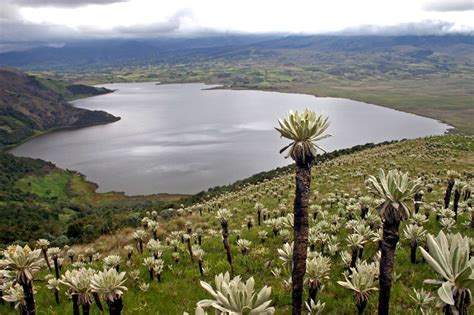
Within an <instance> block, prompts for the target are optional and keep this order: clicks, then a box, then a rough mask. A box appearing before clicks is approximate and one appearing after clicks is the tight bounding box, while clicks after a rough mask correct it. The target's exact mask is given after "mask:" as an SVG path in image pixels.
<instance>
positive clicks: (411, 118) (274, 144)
mask: <svg viewBox="0 0 474 315" xmlns="http://www.w3.org/2000/svg"><path fill="white" fill-rule="evenodd" d="M101 86H104V87H106V88H109V89H113V90H116V91H115V92H114V93H111V94H106V95H100V96H95V97H90V98H86V99H81V100H77V101H74V102H73V104H74V105H75V106H77V107H82V108H87V109H91V110H95V109H100V110H104V111H107V112H109V113H111V114H113V115H115V116H120V117H121V118H122V119H121V120H120V121H118V122H115V123H112V124H107V125H100V126H93V127H87V128H82V129H74V130H61V131H55V132H52V133H49V134H45V135H43V136H40V137H38V138H34V139H32V140H30V141H28V142H26V143H24V144H22V145H20V146H18V147H15V148H13V149H12V150H11V151H10V152H11V153H13V154H15V155H18V156H28V157H33V158H41V159H44V160H47V161H51V162H53V163H55V164H56V165H58V166H59V167H62V168H68V169H73V170H77V171H79V172H81V173H83V174H84V175H86V176H87V179H88V180H91V181H93V182H96V183H98V184H99V190H98V191H101V192H105V191H112V190H114V191H123V192H125V193H126V194H128V195H134V194H151V193H158V192H160V193H166V192H167V193H197V192H199V191H202V190H206V189H207V188H209V187H213V186H216V185H226V184H230V183H232V182H234V181H235V180H238V179H243V178H245V177H248V176H250V175H252V174H255V173H258V172H260V171H264V170H270V169H273V168H275V167H278V166H283V165H286V164H289V163H291V160H289V159H285V158H284V155H283V154H279V153H278V151H279V150H280V149H281V148H282V147H283V146H285V145H286V144H288V143H289V141H287V140H284V139H280V138H279V134H278V133H277V131H276V130H275V129H273V127H274V126H277V119H278V117H285V116H286V114H287V112H288V110H290V109H293V110H302V109H304V108H306V107H308V108H311V109H314V110H316V111H318V112H321V111H322V112H323V113H324V114H325V115H328V116H329V119H330V121H331V126H330V128H329V130H328V132H329V133H330V134H332V135H333V137H331V138H328V139H325V140H323V141H321V145H322V146H323V147H324V148H325V149H326V150H329V151H330V150H335V149H341V148H348V147H352V146H354V145H357V144H365V143H368V142H374V143H377V142H382V141H385V140H397V139H403V138H417V137H423V136H428V135H439V134H443V133H445V132H446V131H447V129H449V128H450V126H448V125H446V124H442V123H440V122H438V121H436V120H433V119H428V118H424V117H420V116H416V115H412V114H407V113H403V112H399V111H395V110H392V109H388V108H384V107H380V106H375V105H370V104H366V103H362V102H356V101H352V100H347V99H339V98H318V97H314V96H310V95H302V94H287V93H277V92H262V91H234V90H207V89H208V88H210V87H212V86H206V85H204V84H200V83H193V84H169V85H157V84H155V83H152V82H149V83H116V84H105V85H101Z"/></svg>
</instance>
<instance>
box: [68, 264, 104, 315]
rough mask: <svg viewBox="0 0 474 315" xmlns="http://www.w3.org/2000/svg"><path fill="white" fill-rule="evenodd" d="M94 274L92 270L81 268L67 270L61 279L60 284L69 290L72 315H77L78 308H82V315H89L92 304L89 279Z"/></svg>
mask: <svg viewBox="0 0 474 315" xmlns="http://www.w3.org/2000/svg"><path fill="white" fill-rule="evenodd" d="M95 273H96V271H95V270H93V269H90V268H89V269H86V268H81V269H78V270H72V271H70V270H68V271H66V272H65V273H64V275H63V276H62V277H61V280H60V282H61V283H62V284H64V285H66V286H67V287H68V288H69V293H70V294H71V297H72V304H73V314H74V315H78V314H79V306H82V314H83V315H88V314H89V312H90V305H91V304H92V292H91V279H92V276H93V275H94V274H95Z"/></svg>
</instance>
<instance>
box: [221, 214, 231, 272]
mask: <svg viewBox="0 0 474 315" xmlns="http://www.w3.org/2000/svg"><path fill="white" fill-rule="evenodd" d="M222 237H223V243H224V248H225V252H226V255H227V262H228V263H229V265H231V266H232V255H231V253H230V244H229V229H228V225H227V222H224V223H222Z"/></svg>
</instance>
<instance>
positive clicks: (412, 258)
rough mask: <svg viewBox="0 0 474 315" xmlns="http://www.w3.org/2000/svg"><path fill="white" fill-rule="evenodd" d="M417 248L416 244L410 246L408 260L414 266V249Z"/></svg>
mask: <svg viewBox="0 0 474 315" xmlns="http://www.w3.org/2000/svg"><path fill="white" fill-rule="evenodd" d="M417 247H418V244H417V243H416V242H414V243H412V244H411V249H410V260H411V263H412V264H416V248H417Z"/></svg>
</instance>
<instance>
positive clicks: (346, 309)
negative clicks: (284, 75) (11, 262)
mask: <svg viewBox="0 0 474 315" xmlns="http://www.w3.org/2000/svg"><path fill="white" fill-rule="evenodd" d="M473 140H474V139H472V137H465V136H454V135H452V136H441V137H430V138H424V139H417V140H406V141H401V142H398V143H393V144H386V145H383V146H376V147H371V148H368V149H365V150H361V151H357V152H353V153H351V154H344V155H339V156H338V157H333V158H331V159H329V158H325V159H324V160H323V159H322V158H321V159H316V161H315V164H314V166H313V168H314V169H315V170H316V172H314V174H313V175H311V177H312V178H311V187H310V199H309V209H310V211H313V210H314V209H317V215H316V219H313V218H314V216H313V215H312V216H311V218H309V236H308V238H309V247H308V248H309V250H308V257H307V259H308V261H307V266H308V267H307V268H306V272H305V279H306V282H305V283H306V284H305V286H304V288H305V289H304V291H303V299H304V301H305V302H306V303H305V306H306V311H307V312H309V313H310V314H326V313H328V314H332V313H335V312H337V313H341V314H352V313H354V311H355V310H356V309H357V311H358V312H359V313H367V314H369V313H375V312H376V310H377V299H378V298H379V294H378V293H379V290H380V289H381V287H380V285H379V282H380V280H381V274H380V273H379V270H382V267H381V264H382V258H381V253H380V252H379V246H380V245H381V243H382V244H383V241H384V238H383V233H382V228H383V227H384V223H383V221H382V218H383V217H380V216H379V213H378V211H377V206H378V205H379V204H380V203H381V202H382V201H386V198H385V197H387V196H385V197H384V199H383V200H382V199H379V198H378V197H377V198H373V197H371V193H370V191H369V190H367V188H366V185H365V180H366V179H367V178H368V177H369V175H372V174H377V172H379V169H381V168H382V169H399V170H400V172H402V173H399V174H403V173H404V172H410V176H409V178H411V179H412V178H420V185H421V186H422V188H423V191H424V192H425V193H424V196H423V201H422V203H421V205H420V208H419V212H418V213H417V214H415V211H414V203H413V202H412V201H414V199H415V197H414V194H411V197H410V198H411V199H406V201H405V205H406V207H407V209H408V210H409V211H408V218H407V219H406V220H404V221H401V222H400V230H401V231H408V230H410V229H413V228H409V226H412V225H416V226H421V227H422V228H423V229H424V230H425V231H426V235H427V237H426V238H423V237H416V240H417V245H418V246H417V247H416V248H417V251H421V252H422V254H423V257H424V259H425V261H422V260H421V259H419V260H417V261H416V267H414V265H413V264H412V262H411V260H410V256H411V252H412V246H411V242H412V241H411V238H409V239H407V241H406V242H405V241H402V242H398V244H397V250H396V254H395V256H394V263H393V266H394V272H393V278H392V285H391V290H390V311H391V313H400V312H403V311H406V310H407V309H413V310H418V311H419V312H420V313H424V314H427V313H435V314H437V313H443V312H444V313H446V312H448V311H455V310H456V309H458V310H462V309H464V310H465V311H466V314H467V313H469V312H471V310H472V304H469V303H467V302H468V300H467V299H466V298H467V297H469V296H470V294H471V292H472V291H470V290H471V289H469V288H470V284H469V281H471V280H469V277H470V276H471V273H472V271H471V267H472V266H470V265H469V264H470V263H471V262H472V244H473V242H472V238H473V237H474V230H473V229H472V227H471V215H472V203H471V199H470V196H469V194H466V193H464V192H462V194H461V197H460V201H459V209H458V218H457V221H456V220H454V211H453V206H454V205H453V199H454V196H452V197H451V202H450V205H449V207H448V209H445V208H444V196H445V190H446V173H447V170H451V171H456V172H457V173H458V174H459V177H458V180H459V181H463V182H464V183H466V185H472V178H473V174H472V170H473V169H474V141H473ZM323 156H324V155H323ZM318 157H319V156H318ZM15 161H16V162H17V163H18V162H19V161H18V160H17V159H15ZM23 162H24V163H39V162H35V161H32V160H29V159H28V160H25V161H23ZM12 163H14V162H12ZM40 165H42V164H40ZM19 166H23V167H24V166H25V165H24V164H22V163H20V164H19ZM293 172H294V168H293V167H289V168H286V169H280V170H278V171H275V172H274V173H272V174H271V176H269V175H265V176H262V177H260V179H261V181H255V182H252V183H249V182H245V181H244V182H240V183H238V184H235V186H229V187H225V188H222V189H214V190H210V191H209V192H207V193H203V194H202V195H204V198H202V199H199V200H196V199H195V201H194V202H191V201H189V203H186V204H183V207H182V208H179V207H176V210H175V212H176V215H175V216H173V217H170V218H166V219H165V218H163V217H161V216H160V215H159V213H160V212H159V208H158V207H157V205H155V204H153V203H152V204H151V205H150V206H149V207H146V208H144V209H143V210H139V211H137V212H138V213H139V220H138V222H139V223H138V224H137V227H138V226H140V228H139V231H140V234H141V239H142V242H143V244H144V246H143V253H140V251H139V250H138V248H139V246H138V242H137V241H136V240H135V239H134V236H133V235H134V233H136V232H137V228H136V227H135V228H124V229H119V230H116V231H111V232H109V233H108V235H104V236H101V237H99V238H98V239H96V240H93V241H91V242H90V243H86V244H84V245H80V244H78V245H74V246H62V248H61V249H60V252H59V253H55V250H53V251H51V250H49V251H47V254H48V258H49V261H50V262H51V264H52V265H53V263H54V262H53V261H54V256H55V255H57V256H58V259H57V261H58V263H59V266H60V268H59V272H60V277H59V279H60V280H63V279H66V278H67V276H66V274H67V273H73V272H78V271H79V272H82V271H81V270H83V269H85V270H91V271H90V273H91V274H93V276H92V279H96V278H97V277H100V280H99V279H97V285H94V286H92V285H90V286H89V287H88V288H89V289H90V290H89V289H87V290H85V291H84V290H79V291H77V292H78V293H77V294H72V296H71V298H72V300H71V299H69V298H67V296H66V295H65V293H66V292H67V291H68V286H67V285H65V284H61V283H60V284H59V285H58V284H56V283H55V282H54V281H49V280H47V281H41V280H43V279H45V280H46V279H50V278H51V277H52V278H55V276H56V274H55V271H54V267H52V270H51V271H49V270H48V268H47V266H46V263H45V262H44V260H43V254H42V251H41V250H42V248H44V246H48V248H49V249H52V248H51V247H53V246H55V245H51V244H54V243H55V238H54V237H48V238H47V239H48V241H50V245H45V244H44V242H43V241H42V242H39V243H38V245H36V244H35V241H34V240H31V242H30V246H34V247H35V248H38V249H37V256H38V259H40V260H41V264H42V268H41V270H39V271H37V272H36V273H35V275H34V278H33V279H34V281H33V282H32V286H33V289H34V292H35V293H34V294H35V302H36V303H35V304H36V305H35V306H36V309H37V312H38V313H49V314H67V313H70V312H71V310H72V309H75V308H76V309H77V307H75V306H74V305H76V304H77V306H81V307H82V306H83V304H81V303H83V301H87V302H90V310H89V312H90V314H101V311H100V309H99V305H102V306H101V307H102V308H103V309H104V311H108V312H109V313H111V312H112V311H111V310H114V311H115V312H116V313H114V314H118V312H119V311H118V310H121V312H122V314H133V313H137V314H138V313H143V314H145V313H153V314H154V313H160V314H179V315H181V314H183V312H189V313H194V312H196V313H197V314H203V312H204V311H208V312H213V308H217V309H219V307H224V308H226V309H229V310H233V311H235V312H237V313H239V312H240V313H246V312H247V313H248V312H249V311H250V310H251V309H258V307H262V309H267V311H268V313H269V314H271V312H273V309H274V313H275V314H288V313H289V312H291V309H292V306H291V305H292V299H291V295H290V294H289V291H290V290H291V288H292V284H291V278H290V276H291V268H292V267H291V265H292V262H293V248H292V246H291V245H290V244H291V243H292V242H293V240H294V239H293V237H292V233H291V232H290V231H291V230H292V229H293V227H294V226H295V222H296V220H295V217H293V215H292V214H291V213H290V212H289V211H286V212H285V210H284V209H285V208H286V209H291V207H292V203H293V200H294V198H295V188H296V186H295V184H294V182H293V175H292V173H293ZM12 174H13V175H14V174H17V173H15V172H12ZM388 174H389V173H385V176H384V178H387V176H388ZM390 174H391V173H390ZM394 175H395V174H394ZM394 175H393V176H394ZM14 176H16V177H17V178H21V177H22V176H21V174H17V175H14ZM266 176H269V177H268V178H267V177H266ZM376 180H377V181H379V180H378V179H376ZM403 181H404V180H403ZM402 186H403V185H402ZM468 190H469V189H467V190H466V191H468ZM385 191H389V190H385ZM453 191H454V189H453ZM99 195H100V194H99ZM206 195H207V196H206ZM453 195H454V194H453ZM35 196H36V195H35ZM465 197H467V198H465ZM94 198H97V200H100V198H101V197H99V196H97V197H94ZM129 198H131V197H129ZM195 198H196V197H195ZM410 200H412V201H410ZM392 201H393V200H392ZM392 201H391V202H392ZM102 202H104V201H103V200H102ZM178 202H181V201H178ZM186 202H188V201H186ZM257 202H258V203H259V205H258V206H257V207H256V203H257ZM315 205H317V206H318V207H315ZM361 205H364V207H367V208H368V210H367V213H366V214H365V216H364V218H362V216H361V214H362V213H361V212H360V211H361V210H360V209H361ZM258 208H261V215H262V218H261V219H262V224H261V225H260V226H258V225H257V224H252V225H251V226H250V227H249V224H248V222H249V216H251V217H253V219H254V222H256V221H257V216H258V212H257V210H256V209H258ZM219 209H228V210H227V211H229V212H230V213H231V214H232V216H226V222H227V225H228V241H229V247H230V252H231V255H232V269H233V275H232V276H230V274H229V276H228V277H227V278H226V275H225V274H226V272H230V271H231V267H230V265H229V263H228V261H227V254H226V250H225V248H224V246H223V244H222V234H221V233H220V232H219V229H221V221H220V219H216V214H217V213H218V211H219ZM282 209H283V210H282ZM399 209H400V210H402V208H401V207H399ZM399 213H400V214H402V215H403V213H404V212H401V211H400V212H399ZM448 218H452V220H453V222H451V224H449V225H445V224H443V223H442V220H443V219H448ZM142 219H143V220H142ZM273 220H276V221H278V222H279V223H278V224H277V223H275V222H276V221H273ZM267 221H268V224H267V223H266V222H267ZM151 222H156V223H151ZM156 226H157V228H153V227H156ZM277 226H278V227H279V229H278V232H277V233H276V234H275V233H274V232H273V230H274V227H277ZM367 230H368V231H369V234H368V235H367V232H366V231H367ZM440 231H442V233H443V234H444V235H445V237H440V236H437V237H435V236H434V235H441V234H440ZM260 232H267V234H266V235H267V236H266V237H264V242H263V243H262V241H261V235H262V234H261V233H260ZM458 233H459V234H458ZM155 234H156V238H157V240H155ZM352 234H359V235H361V236H362V238H363V239H364V241H365V243H364V246H363V253H362V254H361V251H360V250H359V251H358V252H357V255H356V264H355V267H353V268H352V269H351V268H350V264H351V258H352V257H351V253H350V252H348V251H347V249H350V247H349V246H348V244H349V243H348V242H347V238H348V236H350V235H352ZM404 234H405V232H403V235H404ZM418 234H419V233H418ZM185 235H187V236H185ZM410 235H411V234H410ZM188 237H189V238H188ZM188 239H189V240H190V243H191V245H192V253H193V256H194V262H192V261H191V259H189V258H188V257H189V249H188ZM199 239H200V240H201V245H200V246H199V245H198V244H197V243H198V240H199ZM425 239H426V240H427V243H425ZM438 239H439V240H438ZM444 239H445V240H446V241H444ZM238 240H241V241H240V242H239V241H238ZM287 242H289V243H287ZM147 244H150V246H148V245H147ZM312 245H313V246H312ZM198 246H199V247H198ZM434 246H436V247H438V248H439V254H438V251H437V250H436V249H435V247H434ZM311 247H312V248H311ZM359 249H360V248H359ZM425 249H426V250H425ZM201 250H202V251H203V252H201ZM428 250H429V251H428ZM415 252H416V251H415ZM5 253H6V252H5ZM426 253H428V255H429V256H427V255H426ZM4 255H5V254H4ZM114 256H115V257H114ZM155 256H156V257H155ZM71 257H72V259H71ZM430 257H431V258H430ZM446 257H451V258H452V257H458V258H456V260H455V261H457V263H455V264H454V265H448V264H447V262H446ZM4 259H5V256H4ZM148 261H150V266H151V268H150V267H149V266H148V263H145V262H148ZM445 262H446V263H445ZM104 263H106V265H105V271H104ZM451 263H454V262H453V260H451V261H450V263H449V264H451ZM199 265H201V267H200V266H199ZM3 266H4V265H2V267H0V269H1V271H0V284H1V285H2V289H3V295H4V296H5V298H6V299H5V300H6V301H8V302H7V303H5V305H0V313H2V314H10V313H16V312H18V311H16V310H14V309H12V308H11V306H10V305H9V304H10V301H16V302H14V304H16V305H18V306H19V307H20V306H21V305H24V304H22V301H24V294H23V292H24V291H23V288H22V287H21V286H20V287H18V286H15V285H14V284H13V286H10V284H11V280H12V278H11V275H10V274H9V273H8V272H7V273H5V269H6V268H5V267H3ZM438 266H440V267H441V268H438ZM454 266H457V267H454ZM116 268H119V270H120V272H117V270H116ZM328 268H329V271H328ZM415 268H416V269H415ZM456 268H457V269H456ZM8 270H9V269H8ZM8 270H7V271H8ZM150 270H152V271H153V274H154V275H155V276H154V277H150ZM466 270H469V272H468V271H466ZM448 271H449V273H448ZM106 273H107V274H108V273H110V274H112V273H113V275H109V276H108V277H106ZM121 273H125V274H123V276H120V275H121ZM158 274H159V275H160V278H159V280H158V279H157V277H156V275H158ZM99 275H100V276H99ZM216 276H217V277H221V278H222V279H223V281H222V282H219V283H221V285H218V284H217V283H215V284H213V285H209V287H208V288H210V289H212V291H213V292H214V293H216V294H218V291H219V292H221V293H222V296H223V297H225V299H222V296H221V295H220V294H218V297H219V299H217V298H215V297H213V295H212V293H211V292H208V290H207V289H206V290H204V289H203V288H202V287H201V281H202V283H214V282H215V279H216ZM103 277H106V278H107V279H105V278H103ZM235 277H237V280H235V281H234V280H233V279H236V278H235ZM224 279H228V280H225V281H224ZM242 279H248V280H242ZM429 279H437V281H435V282H433V281H426V282H427V283H426V284H425V280H429ZM438 279H441V281H438ZM36 280H38V281H36ZM84 281H86V280H84ZM94 281H95V280H94ZM232 281H234V282H232ZM231 282H232V284H231ZM5 283H8V285H6V286H5V285H4V284H5ZM224 283H226V285H224ZM431 283H433V284H436V285H431ZM204 286H206V285H204ZM86 287H87V286H86ZM124 287H126V288H127V290H125V288H124ZM206 287H207V286H206ZM244 287H245V292H246V293H244ZM440 287H441V288H443V290H442V292H441V293H442V294H443V295H439V294H438V292H440V290H439V288H440ZM230 288H232V290H230ZM238 288H240V289H238ZM270 288H271V292H270ZM315 289H317V290H316V293H317V294H316V295H314V292H315ZM448 289H449V290H448ZM55 290H56V291H55ZM235 290H238V292H241V293H240V294H239V295H238V296H239V298H238V299H237V298H235V299H233V300H234V301H241V302H242V303H239V302H236V303H235V304H232V303H231V302H230V301H231V300H232V299H230V298H229V297H230V296H233V294H235V292H236V291H235ZM54 292H59V295H58V297H59V298H58V300H59V304H56V303H57V299H56V297H55V293H54ZM94 292H95V293H98V294H96V295H95V296H96V297H94ZM233 292H234V293H233ZM407 292H410V294H407ZM259 293H261V294H259ZM449 294H451V295H449ZM408 295H410V297H409V296H408ZM75 296H77V299H76V297H75ZM450 296H451V297H452V299H450ZM13 297H15V298H13ZM79 297H84V298H79ZM86 297H87V299H86ZM184 297H185V298H184ZM244 297H245V298H244ZM226 299H227V301H228V302H229V304H226V303H227V302H226ZM314 299H316V300H314ZM75 301H76V302H75ZM205 301H208V302H205ZM267 302H270V303H267ZM74 303H76V304H74ZM198 303H199V304H200V305H201V306H203V307H204V306H206V308H207V309H206V310H203V309H201V308H199V307H197V305H198ZM354 304H355V306H354ZM243 305H247V306H248V307H247V308H245V309H244V308H239V307H241V306H243ZM262 305H264V306H262ZM455 308H456V309H455ZM86 310H87V307H86ZM259 310H260V309H259ZM303 312H304V310H303ZM448 314H451V313H448Z"/></svg>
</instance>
